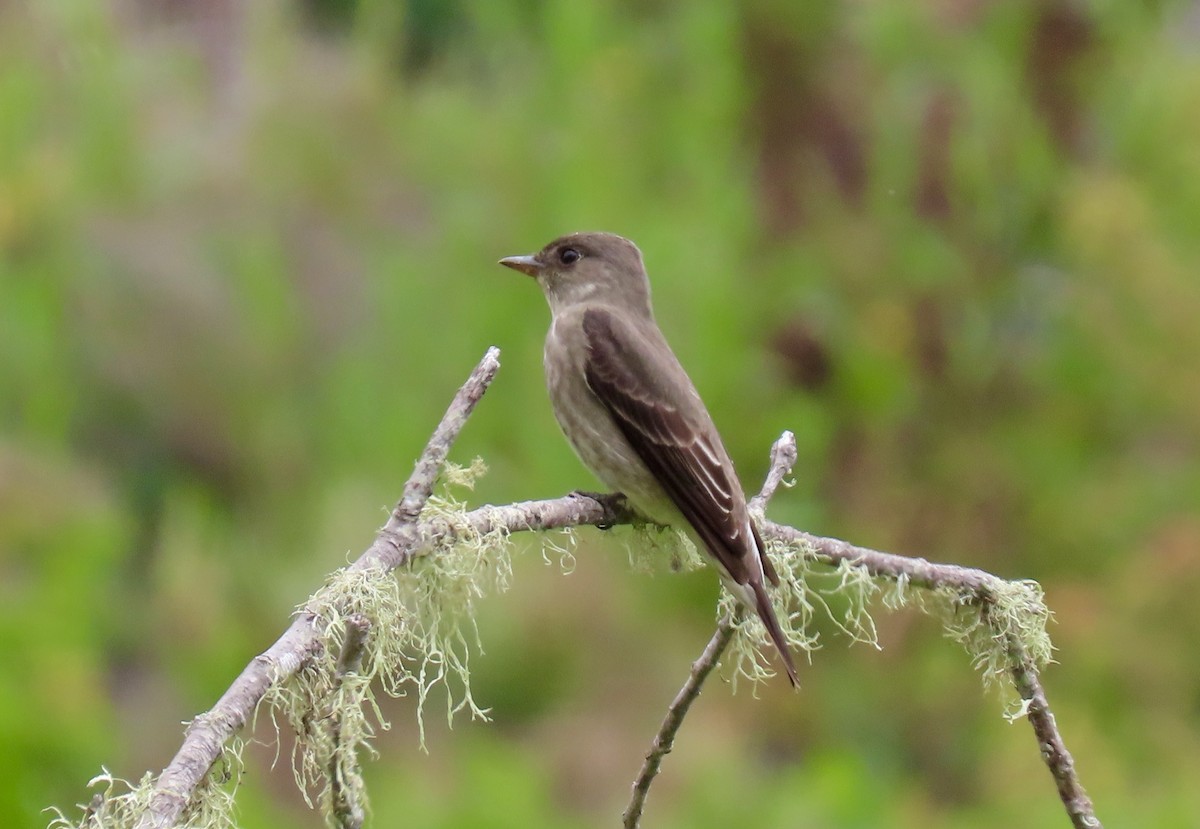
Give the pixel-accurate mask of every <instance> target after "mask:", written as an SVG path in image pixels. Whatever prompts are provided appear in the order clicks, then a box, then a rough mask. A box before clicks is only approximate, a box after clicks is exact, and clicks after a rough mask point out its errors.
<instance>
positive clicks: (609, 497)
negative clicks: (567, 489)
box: [568, 489, 625, 530]
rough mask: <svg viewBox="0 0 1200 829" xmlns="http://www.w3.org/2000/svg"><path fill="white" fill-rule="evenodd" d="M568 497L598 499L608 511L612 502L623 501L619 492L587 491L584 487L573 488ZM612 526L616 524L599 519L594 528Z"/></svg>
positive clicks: (623, 497) (622, 502)
mask: <svg viewBox="0 0 1200 829" xmlns="http://www.w3.org/2000/svg"><path fill="white" fill-rule="evenodd" d="M568 497H570V498H587V499H588V500H590V501H599V502H600V503H601V504H604V505H605V506H606V507H607V508H608V509H609V510H610V511H611V510H612V507H613V505H614V504H620V505H623V504H624V503H625V496H624V495H622V494H621V493H619V492H588V491H587V490H585V489H576V490H573V491H572V492H571V493H570V494H569V495H568ZM614 526H616V525H615V523H613V522H609V521H601V522H600V523H598V524H596V529H598V530H611V529H612V528H613V527H614Z"/></svg>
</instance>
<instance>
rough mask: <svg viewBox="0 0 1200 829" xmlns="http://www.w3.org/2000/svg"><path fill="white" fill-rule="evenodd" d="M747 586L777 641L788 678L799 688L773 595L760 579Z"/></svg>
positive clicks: (776, 645)
mask: <svg viewBox="0 0 1200 829" xmlns="http://www.w3.org/2000/svg"><path fill="white" fill-rule="evenodd" d="M746 586H747V587H749V588H750V589H751V590H753V591H754V609H755V610H756V611H757V612H758V617H759V618H760V619H762V623H763V625H764V626H765V627H766V629H767V633H768V634H770V636H771V641H772V642H774V643H775V648H776V649H777V650H778V651H779V658H780V659H782V660H783V666H784V667H785V668H787V675H788V679H790V680H791V681H792V687H793V688H799V687H800V680H799V679H797V678H796V664H795V663H794V662H792V653H791V651H789V650H788V644H787V639H785V638H784V636H783V628H781V627H780V626H779V619H777V618H776V617H775V608H774V607H772V606H771V597H770V596H768V595H767V588H765V587H763V583H762V581H761V580H759V579H754V580H752V581H751V582H750V583H749V584H748V585H746Z"/></svg>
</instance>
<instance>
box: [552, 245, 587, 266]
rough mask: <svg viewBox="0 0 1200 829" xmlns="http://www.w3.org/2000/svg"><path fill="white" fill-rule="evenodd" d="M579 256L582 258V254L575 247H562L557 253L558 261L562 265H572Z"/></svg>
mask: <svg viewBox="0 0 1200 829" xmlns="http://www.w3.org/2000/svg"><path fill="white" fill-rule="evenodd" d="M581 258H583V254H581V253H580V252H579V251H577V250H575V248H563V249H562V250H561V251H559V254H558V261H559V262H562V263H563V264H564V265H574V264H575V263H576V262H578V261H579V260H580V259H581Z"/></svg>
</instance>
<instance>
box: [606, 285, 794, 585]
mask: <svg viewBox="0 0 1200 829" xmlns="http://www.w3.org/2000/svg"><path fill="white" fill-rule="evenodd" d="M583 331H584V334H585V336H586V339H587V348H588V355H587V361H586V363H585V364H584V373H585V377H586V379H587V383H588V386H589V387H590V388H591V390H592V391H593V392H594V393H595V395H596V396H597V397H598V398H599V399H600V401H601V403H603V404H604V406H605V408H606V409H608V411H609V413H610V414H611V415H612V418H613V421H614V422H615V423H616V425H617V428H618V429H620V431H621V434H623V435H624V436H625V439H626V440H628V441H629V444H630V446H632V447H633V450H634V451H635V452H636V453H637V454H638V457H640V458H641V459H642V462H643V463H645V464H646V466H647V467H648V468H649V469H650V471H651V472H652V473H653V474H654V476H655V478H656V479H657V480H658V482H659V484H660V485H661V486H662V488H663V490H664V491H665V492H666V493H667V495H668V497H670V499H671V501H672V502H674V504H675V506H676V507H677V508H678V509H679V511H680V512H681V513H683V516H684V518H686V519H687V520H688V521H689V522H690V523H691V525H692V526H693V527H694V528H695V530H696V533H697V534H698V535H699V536H700V538H701V540H702V541H703V542H704V544H705V546H706V547H708V549H709V551H710V552H711V553H712V554H713V556H715V557H716V558H717V560H718V561H719V562H720V564H721V565H722V566H723V567H724V568H725V570H726V571H728V573H729V575H730V576H732V577H733V580H734V581H735V582H737V583H738V584H746V583H747V581H749V580H750V578H751V574H752V573H753V572H754V571H756V570H757V569H758V568H757V561H756V559H757V560H758V561H761V562H762V563H763V567H764V570H765V571H766V572H767V573H768V574H769V576H770V578H771V581H772V582H775V581H777V579H776V578H775V572H774V569H773V568H771V565H770V563H769V562H768V561H767V559H766V556H765V555H764V554H763V552H762V547H761V542H760V541H759V539H758V533H757V532H756V531H755V530H754V528H753V527H752V525H751V522H750V516H749V512H748V511H747V508H746V499H745V496H744V495H743V494H742V490H741V488H740V485H739V484H738V481H737V478H736V477H735V475H734V471H733V464H732V463H731V462H730V461H729V456H728V455H727V454H726V452H725V447H724V446H723V445H722V444H721V438H720V436H719V435H718V434H717V430H716V428H715V427H714V426H713V424H712V420H711V419H710V418H709V416H708V412H707V411H706V410H705V408H704V404H703V403H701V402H700V397H699V395H698V394H697V393H696V390H695V388H693V386H692V384H691V381H690V380H689V379H688V378H687V374H686V373H685V372H684V371H683V368H682V367H681V366H680V365H679V363H678V361H677V360H676V359H675V355H674V354H672V353H671V351H670V349H669V348H668V347H667V346H666V344H665V343H664V342H662V341H661V337H658V338H657V341H656V339H653V338H655V337H656V334H655V332H646V331H643V330H641V329H640V328H639V327H635V326H634V325H631V324H630V323H627V322H624V321H622V320H621V319H619V318H618V317H616V316H615V315H614V314H612V313H611V312H609V311H608V310H606V309H604V308H591V309H588V310H587V311H586V312H585V313H584V315H583ZM655 346H658V347H655Z"/></svg>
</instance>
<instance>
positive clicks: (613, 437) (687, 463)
mask: <svg viewBox="0 0 1200 829" xmlns="http://www.w3.org/2000/svg"><path fill="white" fill-rule="evenodd" d="M499 264H501V265H504V266H506V267H509V268H512V269H513V270H516V271H519V272H521V273H523V274H526V275H528V276H531V277H533V278H534V279H535V280H537V283H538V285H539V286H540V287H541V289H542V292H543V293H544V294H545V297H546V300H547V302H548V303H549V305H550V313H551V322H550V330H549V332H548V333H547V334H546V343H545V351H544V355H543V356H544V360H543V362H544V367H545V372H546V387H547V390H548V391H549V395H550V402H551V405H552V407H553V409H554V415H555V418H556V419H557V421H558V424H559V427H560V428H561V429H562V432H563V434H564V436H565V437H566V438H567V441H568V443H570V444H571V446H572V448H573V449H574V450H575V453H576V454H577V455H578V456H579V459H580V460H581V461H582V462H583V464H584V465H585V466H587V467H588V468H589V469H591V471H592V472H593V473H594V474H595V475H596V477H597V478H599V479H600V480H601V481H602V482H603V483H604V484H605V485H606V486H608V487H610V488H612V489H613V490H615V491H617V492H620V493H622V494H623V495H624V496H625V500H626V503H627V504H628V505H629V506H630V507H632V509H633V510H634V512H636V513H637V514H638V515H640V516H641V517H642V518H644V519H646V520H647V521H650V522H652V523H655V524H660V525H667V526H672V527H675V528H678V529H682V530H684V531H685V532H686V533H687V534H688V535H689V536H690V537H691V538H692V540H693V541H695V542H696V543H697V546H699V547H701V548H702V549H704V550H705V551H707V553H708V554H709V556H710V557H711V558H712V560H713V561H714V562H715V563H716V565H717V572H718V574H719V575H720V577H721V579H722V581H723V582H724V584H725V585H726V587H727V588H728V589H729V591H730V592H731V593H732V594H733V596H734V597H735V598H736V599H737V600H738V601H739V602H741V603H742V604H743V605H744V606H746V607H747V608H749V609H750V610H751V611H753V612H755V613H757V614H758V616H759V618H760V619H761V620H762V622H763V625H764V626H765V627H766V630H767V633H768V635H769V636H770V638H771V641H772V642H773V643H774V645H775V647H776V648H777V649H778V651H779V655H780V658H781V659H782V660H783V664H784V667H785V668H786V670H787V675H788V678H789V679H790V680H791V683H792V685H793V687H798V685H799V682H798V680H797V677H796V667H795V664H794V662H793V661H792V656H791V653H790V651H789V649H788V644H787V640H786V637H785V636H784V633H783V630H782V628H781V627H780V625H779V620H778V618H777V617H776V615H775V610H774V608H773V607H772V605H771V599H770V596H769V595H768V594H767V589H766V583H767V582H770V583H771V584H772V585H776V586H777V585H778V584H779V576H778V575H777V573H776V571H775V568H774V567H773V566H772V564H771V561H770V559H769V558H768V557H767V553H766V548H765V545H764V544H763V540H762V536H761V535H760V534H759V532H758V528H757V527H756V526H755V523H754V519H753V518H752V517H751V516H750V511H749V508H748V507H747V504H746V496H745V493H743V491H742V488H741V485H740V484H739V482H738V478H737V474H736V472H735V471H734V467H733V462H732V461H731V460H730V458H729V453H728V452H727V451H726V449H725V445H724V444H723V443H722V441H721V436H720V434H719V432H718V431H717V428H716V426H715V425H714V424H713V420H712V417H711V416H710V415H709V413H708V409H707V408H706V407H705V405H704V402H703V401H702V400H701V399H700V394H699V392H697V391H696V386H695V384H693V383H692V380H691V378H690V377H689V376H688V373H687V371H685V370H684V368H683V366H682V365H681V364H680V362H679V359H678V358H677V357H676V356H675V353H674V352H673V351H672V350H671V346H670V345H668V343H667V340H666V338H665V337H664V336H663V334H662V331H661V330H660V329H659V326H658V323H657V322H656V321H655V317H654V311H653V308H652V306H651V301H650V280H649V277H648V276H647V274H646V267H645V264H644V262H643V259H642V253H641V251H640V250H639V249H638V247H637V245H635V244H634V243H633V242H631V241H630V240H628V239H626V238H623V237H621V236H618V235H616V234H613V233H594V232H583V233H571V234H567V235H565V236H561V237H559V238H557V239H555V240H554V241H553V242H550V243H549V244H548V245H546V246H545V247H544V248H542V249H541V250H540V251H539V252H537V253H535V254H529V255H522V256H508V257H505V258H503V259H501V260H500V262H499Z"/></svg>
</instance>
